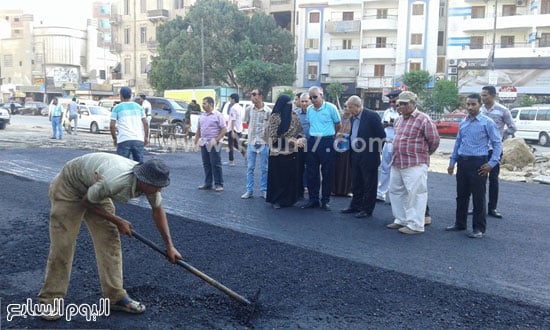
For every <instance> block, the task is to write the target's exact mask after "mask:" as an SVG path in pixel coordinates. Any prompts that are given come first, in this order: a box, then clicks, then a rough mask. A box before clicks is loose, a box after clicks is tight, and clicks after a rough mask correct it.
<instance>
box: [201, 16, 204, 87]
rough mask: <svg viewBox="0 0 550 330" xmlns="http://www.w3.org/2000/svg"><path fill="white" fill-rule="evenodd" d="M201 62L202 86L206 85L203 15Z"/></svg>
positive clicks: (202, 25) (202, 23)
mask: <svg viewBox="0 0 550 330" xmlns="http://www.w3.org/2000/svg"><path fill="white" fill-rule="evenodd" d="M201 64H202V75H201V87H204V20H203V18H202V17H201Z"/></svg>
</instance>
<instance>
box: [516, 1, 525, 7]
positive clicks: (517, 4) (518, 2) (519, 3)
mask: <svg viewBox="0 0 550 330" xmlns="http://www.w3.org/2000/svg"><path fill="white" fill-rule="evenodd" d="M526 5H527V0H516V7H523V6H526Z"/></svg>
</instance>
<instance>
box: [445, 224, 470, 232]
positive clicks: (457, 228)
mask: <svg viewBox="0 0 550 330" xmlns="http://www.w3.org/2000/svg"><path fill="white" fill-rule="evenodd" d="M445 230H446V231H462V230H466V228H462V227H459V226H457V225H452V226H450V227H447V228H445Z"/></svg>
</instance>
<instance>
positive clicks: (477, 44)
mask: <svg viewBox="0 0 550 330" xmlns="http://www.w3.org/2000/svg"><path fill="white" fill-rule="evenodd" d="M470 49H483V37H482V36H471V37H470Z"/></svg>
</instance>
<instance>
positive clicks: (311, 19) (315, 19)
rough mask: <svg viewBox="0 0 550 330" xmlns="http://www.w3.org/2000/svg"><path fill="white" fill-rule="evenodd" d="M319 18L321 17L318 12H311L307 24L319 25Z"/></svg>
mask: <svg viewBox="0 0 550 330" xmlns="http://www.w3.org/2000/svg"><path fill="white" fill-rule="evenodd" d="M320 16H321V14H320V13H319V12H318V11H316V12H313V13H309V22H310V23H319V20H320Z"/></svg>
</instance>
